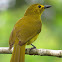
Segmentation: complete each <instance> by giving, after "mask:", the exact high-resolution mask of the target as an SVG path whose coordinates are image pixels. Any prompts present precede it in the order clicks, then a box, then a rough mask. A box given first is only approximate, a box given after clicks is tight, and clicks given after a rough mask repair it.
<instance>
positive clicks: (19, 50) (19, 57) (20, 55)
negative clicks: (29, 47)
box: [10, 45, 26, 62]
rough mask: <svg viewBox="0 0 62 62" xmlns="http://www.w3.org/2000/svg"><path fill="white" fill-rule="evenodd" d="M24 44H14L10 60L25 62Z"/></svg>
mask: <svg viewBox="0 0 62 62" xmlns="http://www.w3.org/2000/svg"><path fill="white" fill-rule="evenodd" d="M25 46H26V45H22V46H19V45H14V50H13V53H12V57H11V60H10V62H25Z"/></svg>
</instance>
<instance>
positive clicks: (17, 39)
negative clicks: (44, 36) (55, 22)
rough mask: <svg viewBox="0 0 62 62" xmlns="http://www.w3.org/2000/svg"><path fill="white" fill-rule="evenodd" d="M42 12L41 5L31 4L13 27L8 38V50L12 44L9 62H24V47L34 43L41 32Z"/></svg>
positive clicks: (42, 7)
mask: <svg viewBox="0 0 62 62" xmlns="http://www.w3.org/2000/svg"><path fill="white" fill-rule="evenodd" d="M43 11H44V6H43V5H41V4H33V5H31V6H30V7H29V8H28V9H27V10H26V12H25V14H24V17H23V18H21V19H20V20H19V21H17V23H16V24H15V25H14V28H13V30H12V32H11V35H10V38H9V45H10V49H11V48H12V46H13V44H14V50H13V53H12V57H11V60H10V62H24V60H25V46H26V45H29V44H31V43H32V42H33V41H35V40H36V39H37V36H38V34H39V33H40V32H41V26H42V21H41V14H42V12H43Z"/></svg>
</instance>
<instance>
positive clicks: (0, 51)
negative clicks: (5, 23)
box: [0, 47, 62, 57]
mask: <svg viewBox="0 0 62 62" xmlns="http://www.w3.org/2000/svg"><path fill="white" fill-rule="evenodd" d="M12 51H13V49H11V50H10V51H9V48H8V47H0V54H12ZM25 54H28V55H39V56H56V57H62V50H50V49H32V50H31V49H30V48H26V50H25Z"/></svg>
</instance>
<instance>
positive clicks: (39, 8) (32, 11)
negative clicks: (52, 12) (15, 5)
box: [25, 4, 51, 15]
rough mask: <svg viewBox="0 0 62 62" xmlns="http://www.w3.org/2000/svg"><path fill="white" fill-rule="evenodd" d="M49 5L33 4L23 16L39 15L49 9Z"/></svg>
mask: <svg viewBox="0 0 62 62" xmlns="http://www.w3.org/2000/svg"><path fill="white" fill-rule="evenodd" d="M50 7H51V6H50V5H45V6H44V5H41V4H33V5H31V6H30V7H29V8H28V9H27V10H26V12H25V15H41V14H42V13H43V11H44V9H46V8H50Z"/></svg>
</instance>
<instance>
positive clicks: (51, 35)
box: [0, 0, 62, 62]
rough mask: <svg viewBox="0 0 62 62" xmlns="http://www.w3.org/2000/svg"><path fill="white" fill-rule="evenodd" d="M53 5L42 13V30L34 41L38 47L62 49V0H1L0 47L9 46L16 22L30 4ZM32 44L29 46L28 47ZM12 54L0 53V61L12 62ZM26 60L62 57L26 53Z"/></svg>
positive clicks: (47, 61) (61, 61) (51, 61)
mask: <svg viewBox="0 0 62 62" xmlns="http://www.w3.org/2000/svg"><path fill="white" fill-rule="evenodd" d="M34 3H40V4H43V5H52V7H51V8H49V9H46V10H45V11H44V12H43V14H42V17H41V18H42V22H43V25H42V31H41V33H40V35H39V36H38V38H37V40H36V41H35V42H34V43H33V44H34V45H35V46H36V47H37V48H38V49H39V48H44V49H54V50H58V49H59V50H62V0H0V47H9V44H8V42H9V41H8V40H9V36H10V33H11V31H12V29H13V26H14V24H15V23H16V21H18V20H19V19H20V18H22V17H23V15H24V13H25V10H26V9H27V8H28V7H29V5H31V4H34ZM29 47H32V46H27V48H29ZM10 59H11V54H0V62H10ZM25 62H62V58H57V57H50V56H31V55H25Z"/></svg>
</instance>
